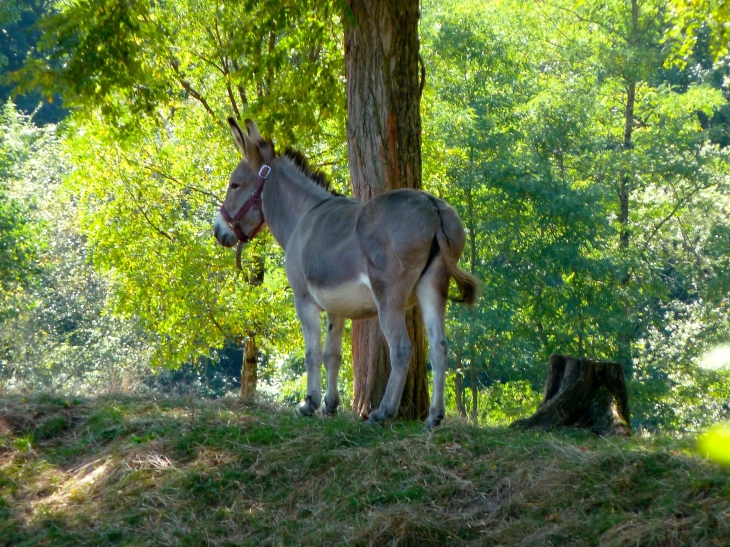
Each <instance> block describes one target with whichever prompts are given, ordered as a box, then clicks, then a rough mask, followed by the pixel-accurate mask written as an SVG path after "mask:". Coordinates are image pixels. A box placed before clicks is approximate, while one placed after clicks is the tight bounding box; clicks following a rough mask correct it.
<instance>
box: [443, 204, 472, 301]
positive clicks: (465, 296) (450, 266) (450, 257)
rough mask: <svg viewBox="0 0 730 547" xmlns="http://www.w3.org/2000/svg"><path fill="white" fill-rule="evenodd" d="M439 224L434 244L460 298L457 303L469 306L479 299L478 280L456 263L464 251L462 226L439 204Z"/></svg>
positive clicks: (449, 209)
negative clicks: (437, 247) (457, 289)
mask: <svg viewBox="0 0 730 547" xmlns="http://www.w3.org/2000/svg"><path fill="white" fill-rule="evenodd" d="M437 208H438V214H439V217H440V219H441V224H440V226H439V227H438V229H437V230H436V242H437V243H438V245H439V251H440V254H441V259H442V260H443V261H444V264H445V265H446V269H447V270H448V272H449V275H450V276H451V277H453V278H454V281H455V282H456V286H457V287H458V288H459V292H460V293H461V297H460V298H459V300H458V301H459V302H463V303H465V304H467V305H469V306H471V305H472V304H474V302H476V300H477V298H478V297H479V285H480V281H479V278H478V277H476V276H474V275H472V274H470V273H469V272H465V271H464V270H462V269H461V268H459V266H458V264H457V262H458V260H459V257H460V256H461V252H462V250H463V249H464V243H465V237H464V226H463V225H462V224H461V220H459V216H458V215H457V214H456V211H454V210H453V209H452V208H451V207H450V206H449V205H446V204H445V203H443V202H441V203H438V204H437Z"/></svg>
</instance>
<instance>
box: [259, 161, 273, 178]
mask: <svg viewBox="0 0 730 547" xmlns="http://www.w3.org/2000/svg"><path fill="white" fill-rule="evenodd" d="M270 173H271V167H269V166H268V165H266V164H263V165H262V166H261V169H259V177H261V178H262V179H267V178H269V174H270Z"/></svg>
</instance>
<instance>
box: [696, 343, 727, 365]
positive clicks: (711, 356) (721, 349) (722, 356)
mask: <svg viewBox="0 0 730 547" xmlns="http://www.w3.org/2000/svg"><path fill="white" fill-rule="evenodd" d="M700 367H702V368H704V369H707V370H722V369H730V344H723V345H722V346H716V347H714V348H712V349H711V350H709V351H707V352H705V353H704V355H702V357H701V358H700Z"/></svg>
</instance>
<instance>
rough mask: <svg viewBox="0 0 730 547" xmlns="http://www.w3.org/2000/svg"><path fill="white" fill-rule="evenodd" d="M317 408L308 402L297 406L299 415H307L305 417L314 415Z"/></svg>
mask: <svg viewBox="0 0 730 547" xmlns="http://www.w3.org/2000/svg"><path fill="white" fill-rule="evenodd" d="M315 410H316V409H315V408H314V407H313V406H312V405H309V404H307V403H304V404H302V405H299V406H298V407H297V415H299V416H305V417H306V416H314V411H315Z"/></svg>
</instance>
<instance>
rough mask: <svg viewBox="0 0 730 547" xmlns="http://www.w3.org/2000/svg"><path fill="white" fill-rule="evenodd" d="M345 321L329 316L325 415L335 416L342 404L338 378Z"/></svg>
mask: <svg viewBox="0 0 730 547" xmlns="http://www.w3.org/2000/svg"><path fill="white" fill-rule="evenodd" d="M344 326H345V320H344V318H342V317H338V316H336V315H329V314H328V315H327V338H326V340H325V343H324V368H325V369H326V370H327V392H326V393H325V396H324V410H323V411H322V412H324V413H325V414H334V413H335V412H336V411H337V407H338V406H339V404H340V393H339V391H338V389H337V377H338V375H339V373H340V365H341V364H342V331H343V328H344Z"/></svg>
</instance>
